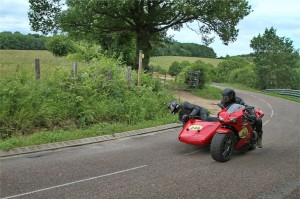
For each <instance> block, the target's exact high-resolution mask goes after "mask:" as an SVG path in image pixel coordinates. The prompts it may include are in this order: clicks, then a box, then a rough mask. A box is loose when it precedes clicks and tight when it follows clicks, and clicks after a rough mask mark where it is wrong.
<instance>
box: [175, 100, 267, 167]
mask: <svg viewBox="0 0 300 199" xmlns="http://www.w3.org/2000/svg"><path fill="white" fill-rule="evenodd" d="M219 106H220V105H219ZM220 107H221V106H220ZM221 108H222V107H221ZM253 110H254V111H255V113H256V116H257V117H259V118H262V117H263V116H264V114H263V112H262V111H261V110H259V109H254V107H250V106H247V107H246V106H243V105H240V104H232V105H230V107H228V108H224V107H223V109H222V110H221V111H220V112H219V113H218V118H217V117H216V118H213V117H210V118H209V120H210V121H204V120H200V119H195V118H192V119H190V120H189V121H188V122H187V123H186V124H185V126H184V127H183V128H182V130H181V132H180V134H179V136H178V139H179V140H180V141H181V142H184V143H186V144H192V145H199V146H206V145H210V153H211V156H212V158H213V159H215V160H216V161H219V162H226V161H228V160H229V159H230V157H231V154H232V151H233V149H241V148H247V149H248V150H253V149H255V148H256V142H257V137H258V136H257V133H256V132H255V127H254V126H253V124H254V122H255V119H253V118H251V114H250V112H252V111H253ZM253 128H254V129H253Z"/></svg>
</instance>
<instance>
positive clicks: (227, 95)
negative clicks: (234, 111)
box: [222, 88, 235, 103]
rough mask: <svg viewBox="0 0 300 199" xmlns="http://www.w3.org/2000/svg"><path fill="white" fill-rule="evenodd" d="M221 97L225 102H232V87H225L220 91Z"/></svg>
mask: <svg viewBox="0 0 300 199" xmlns="http://www.w3.org/2000/svg"><path fill="white" fill-rule="evenodd" d="M222 96H223V99H222V101H223V102H225V103H228V102H232V101H233V100H234V99H235V91H234V90H233V89H232V88H225V89H224V90H223V92H222Z"/></svg>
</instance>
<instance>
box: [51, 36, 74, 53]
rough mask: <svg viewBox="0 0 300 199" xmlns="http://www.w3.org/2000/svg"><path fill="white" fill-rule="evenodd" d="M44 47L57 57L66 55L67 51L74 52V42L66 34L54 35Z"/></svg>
mask: <svg viewBox="0 0 300 199" xmlns="http://www.w3.org/2000/svg"><path fill="white" fill-rule="evenodd" d="M46 48H47V49H48V50H49V51H50V52H51V53H52V54H53V55H54V56H57V57H62V56H66V55H67V54H68V53H72V52H75V51H76V50H75V49H76V48H75V44H74V42H73V41H72V40H71V39H69V38H68V37H67V36H66V35H54V36H53V37H52V38H49V40H48V41H47V43H46Z"/></svg>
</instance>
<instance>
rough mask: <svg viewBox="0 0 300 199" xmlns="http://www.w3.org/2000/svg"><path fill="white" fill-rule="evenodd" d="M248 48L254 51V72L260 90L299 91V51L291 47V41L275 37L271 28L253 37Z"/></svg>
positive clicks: (274, 32)
mask: <svg viewBox="0 0 300 199" xmlns="http://www.w3.org/2000/svg"><path fill="white" fill-rule="evenodd" d="M250 47H251V48H253V50H254V55H255V59H254V62H255V64H256V68H255V71H256V74H257V77H258V84H259V85H260V87H261V88H262V89H266V88H294V89H299V87H300V85H299V83H300V82H299V76H300V59H299V50H296V49H295V48H294V47H293V41H291V40H290V39H289V38H285V37H279V36H277V35H276V30H275V29H274V28H273V27H271V28H270V29H267V28H266V29H265V32H264V34H263V35H260V34H259V35H258V36H257V37H254V38H253V39H252V40H251V43H250Z"/></svg>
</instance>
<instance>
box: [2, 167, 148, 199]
mask: <svg viewBox="0 0 300 199" xmlns="http://www.w3.org/2000/svg"><path fill="white" fill-rule="evenodd" d="M146 166H147V165H142V166H138V167H133V168H130V169H125V170H121V171H116V172H113V173H108V174H104V175H101V176H96V177H92V178H87V179H82V180H77V181H74V182H69V183H65V184H61V185H57V186H53V187H48V188H44V189H39V190H35V191H31V192H27V193H22V194H18V195H13V196H8V197H5V198H1V199H9V198H16V197H19V196H25V195H29V194H33V193H37V192H42V191H47V190H50V189H56V188H59V187H64V186H68V185H72V184H77V183H80V182H86V181H89V180H94V179H97V178H103V177H107V176H111V175H116V174H119V173H125V172H128V171H132V170H135V169H140V168H143V167H146Z"/></svg>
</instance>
